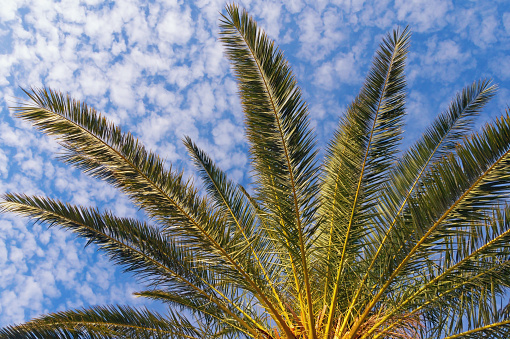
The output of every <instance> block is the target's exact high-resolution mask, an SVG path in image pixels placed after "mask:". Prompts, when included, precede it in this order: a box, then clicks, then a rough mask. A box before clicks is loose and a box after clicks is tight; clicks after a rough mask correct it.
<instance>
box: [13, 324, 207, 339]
mask: <svg viewBox="0 0 510 339" xmlns="http://www.w3.org/2000/svg"><path fill="white" fill-rule="evenodd" d="M80 325H81V326H90V327H92V328H94V327H96V328H101V327H105V326H106V327H117V328H129V329H135V330H142V331H150V332H156V333H160V334H168V335H175V332H173V331H166V330H161V329H157V328H151V327H145V326H137V325H131V324H118V323H114V322H108V321H105V322H97V321H65V322H52V323H51V324H37V328H38V329H42V328H49V329H53V328H59V329H61V328H67V329H70V330H74V329H75V327H76V326H80ZM21 326H23V327H25V326H26V325H21ZM179 336H182V337H183V338H188V339H201V338H197V337H193V336H190V335H186V334H184V333H179Z"/></svg>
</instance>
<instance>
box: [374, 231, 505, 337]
mask: <svg viewBox="0 0 510 339" xmlns="http://www.w3.org/2000/svg"><path fill="white" fill-rule="evenodd" d="M508 235H510V229H509V230H507V231H505V232H503V233H501V234H500V235H499V236H497V237H496V238H494V239H492V240H491V241H489V242H488V243H486V244H485V245H483V246H481V247H479V248H478V249H476V251H473V252H472V253H470V254H469V255H468V256H466V257H465V258H463V259H462V260H460V261H459V262H457V263H456V264H455V265H453V266H451V267H449V268H448V269H447V270H445V271H444V272H443V273H441V274H440V275H438V276H436V277H435V278H434V279H431V280H430V281H429V282H427V283H426V284H425V285H423V286H422V287H421V288H420V289H418V290H417V291H416V292H414V293H413V294H412V295H411V296H409V297H408V298H407V299H406V300H404V301H402V302H400V303H399V304H398V307H395V308H394V309H393V310H392V311H391V312H389V313H388V314H387V315H386V316H385V317H384V318H382V319H381V320H380V321H379V322H378V323H376V324H375V325H374V326H373V330H375V329H376V328H377V327H378V326H380V325H382V324H383V323H384V322H385V321H386V320H388V319H389V318H390V317H392V316H393V315H394V314H395V313H396V312H398V311H399V310H400V309H402V308H403V307H404V306H405V305H407V304H408V303H409V302H411V301H412V300H413V299H414V298H416V297H417V296H418V295H419V294H420V293H422V292H423V291H425V290H426V289H427V288H429V287H430V286H431V285H433V284H434V283H436V282H437V281H440V280H441V279H442V278H443V277H445V276H446V275H448V274H449V273H451V272H452V271H454V270H455V269H456V268H458V267H459V266H461V265H463V264H464V263H466V262H468V261H469V260H471V259H473V258H474V257H475V256H476V255H477V254H479V253H480V252H482V251H484V250H485V249H487V248H489V247H490V246H491V245H492V244H494V243H495V242H497V241H499V240H501V239H503V238H505V237H507V236H508ZM502 265H503V264H502ZM495 268H501V266H499V267H492V268H491V269H490V270H487V271H484V272H482V273H481V275H484V274H487V273H488V272H489V271H491V270H493V269H495ZM478 277H480V274H479V275H476V276H475V277H473V278H472V279H475V278H478ZM472 279H470V280H468V281H467V282H466V283H468V282H470V281H471V280H472ZM462 285H463V284H460V285H458V286H455V287H454V288H453V289H450V290H448V291H447V292H446V293H449V292H451V291H452V290H454V289H456V288H458V287H460V286H462ZM442 295H443V294H441V295H440V296H442ZM438 297H439V296H438ZM436 299H437V298H434V299H432V300H431V301H430V302H433V301H434V300H436ZM430 302H429V301H427V302H426V303H425V304H423V305H422V306H420V307H419V309H421V308H423V307H425V306H426V305H427V304H430ZM373 330H370V331H369V333H371V332H373Z"/></svg>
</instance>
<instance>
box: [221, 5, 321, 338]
mask: <svg viewBox="0 0 510 339" xmlns="http://www.w3.org/2000/svg"><path fill="white" fill-rule="evenodd" d="M220 27H221V40H222V41H223V43H224V45H225V47H226V53H227V56H228V58H229V59H230V60H231V62H232V64H233V67H234V71H235V75H236V77H237V79H238V84H239V91H240V95H241V102H242V105H243V110H244V112H245V117H246V127H247V131H246V133H247V137H248V140H249V142H250V151H251V154H252V159H253V166H254V170H255V177H256V180H257V183H258V186H257V187H256V190H257V192H258V195H259V198H261V199H263V200H262V201H263V202H264V205H265V207H266V208H267V210H268V211H270V213H271V214H270V215H271V218H272V219H273V220H272V225H273V227H274V228H275V229H277V231H278V233H279V234H280V237H281V240H280V241H281V242H282V243H283V244H285V248H287V249H288V251H289V257H290V259H291V261H292V263H291V265H292V267H293V268H294V275H295V283H296V285H297V291H298V295H299V297H298V299H300V300H301V303H302V304H303V303H306V306H305V305H302V306H301V308H302V310H303V311H305V312H306V313H307V314H308V320H309V322H308V323H309V324H310V326H309V328H308V331H309V333H310V334H311V336H312V338H315V337H316V335H315V326H314V324H313V323H314V320H313V318H314V310H313V301H312V295H311V293H312V292H311V287H310V278H309V276H308V275H309V273H308V267H309V263H308V260H309V251H308V248H309V247H310V246H311V241H312V240H313V237H312V236H310V235H312V234H313V232H314V229H315V224H316V222H315V209H316V203H317V199H316V196H317V191H318V189H317V184H316V173H317V171H318V169H317V166H316V160H315V155H316V151H314V150H313V147H314V145H315V140H314V139H315V138H314V136H313V134H312V131H311V130H310V128H309V119H308V110H307V107H306V105H305V103H304V102H303V101H302V100H301V91H300V89H299V88H298V87H297V84H296V80H295V78H294V76H293V74H292V72H291V70H290V68H289V65H288V62H287V61H286V60H285V59H284V57H283V53H282V52H281V51H279V50H278V48H276V47H275V46H274V43H273V42H272V41H270V40H269V39H268V38H267V36H266V34H265V33H264V32H263V31H261V30H260V29H258V28H257V25H256V23H255V21H254V20H253V19H252V18H251V17H249V16H248V14H247V13H246V12H245V11H243V12H242V13H240V12H239V9H238V8H237V6H235V5H230V6H227V16H224V17H223V19H222V22H221V25H220ZM305 299H306V301H305ZM287 334H288V335H290V333H287Z"/></svg>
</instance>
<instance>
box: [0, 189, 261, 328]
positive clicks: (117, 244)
mask: <svg viewBox="0 0 510 339" xmlns="http://www.w3.org/2000/svg"><path fill="white" fill-rule="evenodd" d="M3 199H4V201H2V202H1V203H0V207H1V209H2V210H3V211H9V212H15V213H19V214H21V215H24V216H28V217H31V218H33V219H34V220H36V221H39V222H42V223H46V224H49V225H59V226H60V227H63V228H66V229H69V230H71V231H73V232H74V233H76V234H77V235H78V236H80V237H84V238H86V239H87V241H88V243H94V244H96V245H98V246H99V248H100V249H102V250H104V251H105V252H106V253H108V254H109V256H110V257H111V259H112V260H113V261H114V262H116V263H117V264H120V265H122V266H124V267H125V270H126V271H129V272H133V273H135V274H136V275H137V276H138V277H140V278H142V279H143V280H145V281H146V282H148V283H149V286H159V287H165V288H168V289H171V290H172V291H173V293H177V294H179V295H180V296H181V297H183V298H190V299H194V300H196V301H197V302H202V303H213V304H215V305H216V307H217V309H218V310H221V312H223V313H226V314H228V315H230V316H232V317H234V318H236V320H237V321H239V322H241V323H243V326H244V327H245V328H248V329H251V328H252V327H253V326H255V327H257V326H259V327H262V326H261V325H260V324H258V323H256V322H254V321H253V319H251V318H250V317H248V318H247V319H245V318H244V315H241V317H240V318H239V317H237V313H239V312H238V311H237V310H239V309H240V304H243V303H242V302H241V303H236V302H235V301H234V298H233V297H232V296H230V295H229V291H230V289H231V287H229V286H228V285H229V284H228V282H229V281H230V284H232V282H233V281H235V280H231V279H229V278H227V277H225V276H223V268H222V267H221V266H218V265H206V264H204V261H203V260H200V258H197V257H196V256H195V255H194V253H193V252H190V251H189V250H188V249H187V248H186V247H183V246H179V244H178V243H176V242H174V241H173V240H172V239H169V238H168V237H166V236H165V235H162V234H161V232H160V230H159V229H157V228H154V227H151V226H149V225H147V224H145V223H141V222H139V221H137V220H133V219H129V218H118V217H115V216H113V215H112V214H111V213H109V212H106V213H99V212H98V211H97V210H95V209H87V208H83V207H80V206H73V205H70V204H64V203H62V202H59V201H55V200H52V199H48V198H40V197H29V196H25V195H19V194H7V195H5V196H4V197H3ZM218 282H222V283H223V284H225V282H226V283H227V288H226V290H223V291H222V288H221V287H219V286H217V285H218ZM236 284H237V281H236ZM234 297H235V296H234ZM246 322H248V323H252V325H251V326H250V325H248V324H246Z"/></svg>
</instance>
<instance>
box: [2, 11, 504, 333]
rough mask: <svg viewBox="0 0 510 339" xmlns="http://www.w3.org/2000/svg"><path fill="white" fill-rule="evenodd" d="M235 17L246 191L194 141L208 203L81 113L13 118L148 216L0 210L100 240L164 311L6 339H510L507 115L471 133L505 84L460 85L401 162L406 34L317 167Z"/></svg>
mask: <svg viewBox="0 0 510 339" xmlns="http://www.w3.org/2000/svg"><path fill="white" fill-rule="evenodd" d="M226 12H227V14H226V15H225V16H224V17H223V18H222V21H221V39H222V41H223V43H224V44H225V47H226V54H227V56H228V58H229V59H230V60H231V62H232V65H233V69H234V71H235V75H236V77H237V80H238V84H239V92H240V96H241V100H242V105H243V109H244V113H245V118H246V119H245V120H246V135H247V138H248V140H249V143H250V154H251V160H252V167H253V176H254V178H255V180H254V186H253V193H252V194H249V193H248V192H247V190H246V189H245V188H243V187H242V186H241V185H238V184H236V183H234V182H232V181H231V180H229V179H228V177H227V175H226V173H225V172H223V171H222V170H221V169H219V168H218V167H217V166H216V165H215V164H214V163H213V161H212V160H211V158H210V157H209V156H208V155H207V154H206V153H205V152H204V151H202V150H201V149H200V148H199V147H198V146H197V145H196V144H195V143H194V142H193V141H192V140H191V139H189V138H185V140H184V144H185V146H186V147H187V149H188V150H189V153H190V155H191V157H192V159H193V161H194V163H195V165H196V167H197V168H198V172H199V175H200V178H201V179H202V181H203V183H204V188H205V189H206V193H207V194H206V196H205V197H204V196H203V195H200V194H199V193H198V192H197V190H196V189H195V188H194V187H193V184H192V181H191V180H187V179H185V178H183V174H182V173H181V172H178V171H175V170H174V169H167V167H166V165H165V164H164V162H163V161H162V160H161V159H160V158H159V157H158V156H157V155H156V154H154V153H152V152H150V151H149V150H147V149H146V148H145V147H144V146H142V145H141V143H140V142H139V141H138V140H137V139H136V138H134V137H133V136H132V135H131V134H129V133H124V132H122V131H121V130H120V129H119V128H118V127H116V126H115V125H113V124H112V123H111V122H109V121H108V120H106V119H105V118H104V117H103V116H102V115H101V114H99V113H98V112H96V111H95V110H94V109H92V108H90V107H88V106H87V105H86V104H84V103H80V102H79V101H75V100H73V99H71V98H70V97H69V96H66V95H63V94H61V93H58V92H55V91H52V90H50V89H35V90H30V91H26V94H27V95H28V97H29V101H28V102H27V103H25V104H23V105H22V106H21V107H18V108H16V109H15V111H16V114H17V116H18V117H20V118H22V119H24V120H27V121H30V122H32V123H33V124H34V126H36V127H37V128H38V129H40V130H42V131H43V132H45V133H46V134H49V135H54V136H56V137H57V138H58V140H59V141H60V143H61V145H62V146H63V148H64V153H63V155H62V159H63V160H64V161H65V162H67V163H69V164H72V165H74V166H75V167H78V168H80V169H82V170H83V171H85V172H87V173H89V174H90V175H92V176H93V177H97V178H101V179H104V180H106V181H107V182H109V183H111V184H112V185H114V186H115V187H117V188H119V189H120V190H121V191H123V192H124V193H125V194H127V196H128V197H129V198H130V199H131V200H132V201H133V202H134V203H135V204H136V205H137V206H139V207H140V208H141V209H143V210H144V211H145V212H146V213H147V215H148V216H149V221H147V222H143V221H138V220H135V219H130V218H120V217H116V216H114V215H113V214H112V213H111V212H108V211H106V212H101V211H99V210H98V209H95V208H86V207H82V206H74V205H71V204H68V203H63V202H60V201H57V200H53V199H49V198H43V197H37V196H27V195H24V194H6V195H4V196H3V201H2V202H1V208H2V209H3V211H9V212H14V213H18V214H20V215H24V216H28V217H30V218H32V219H34V220H35V221H37V222H41V223H44V224H48V225H50V226H51V225H58V226H60V227H61V228H65V229H69V230H71V231H73V232H75V233H76V234H77V235H78V236H80V237H83V238H85V239H87V241H88V242H89V243H95V244H96V245H97V246H98V248H99V249H100V250H102V251H103V252H105V253H106V254H107V255H108V256H109V257H110V258H111V260H113V261H114V262H115V263H117V264H120V265H122V266H123V267H124V268H125V270H126V271H130V272H132V273H133V274H134V275H136V276H137V277H139V278H141V279H142V280H143V281H144V282H145V283H146V290H143V291H140V292H138V293H136V294H137V295H138V296H141V297H146V298H149V299H153V300H158V301H161V302H163V303H165V304H168V314H165V315H161V314H157V313H154V312H151V311H149V310H148V309H145V308H141V309H136V308H131V307H123V306H105V307H98V306H96V307H91V308H88V309H78V310H70V311H66V312H60V313H54V314H49V315H45V316H42V317H39V318H37V319H34V320H31V321H29V322H27V323H25V324H21V325H16V326H9V327H6V328H4V329H2V330H0V337H1V338H73V337H83V336H85V337H91V338H117V337H127V338H212V337H225V338H230V337H254V338H271V339H277V338H310V339H318V338H321V339H322V338H323V339H328V338H345V339H354V338H356V339H360V338H440V337H442V338H448V339H453V338H508V337H510V315H509V312H508V310H509V307H508V305H507V304H506V303H504V299H505V298H506V297H507V295H508V294H507V292H508V287H509V284H510V245H509V244H510V227H509V223H510V209H509V207H508V206H507V199H506V196H507V192H508V191H509V188H510V171H509V165H510V112H508V111H507V112H506V115H505V116H503V117H501V118H499V119H497V120H495V121H494V122H492V123H489V124H487V125H485V127H483V129H481V130H480V131H479V132H477V133H474V134H469V133H471V132H470V129H471V128H472V125H473V119H474V118H475V117H476V115H477V114H478V113H479V112H480V110H481V109H482V108H483V106H484V105H485V104H486V103H487V102H488V101H489V100H490V99H491V98H492V97H493V95H494V93H495V86H493V85H491V84H490V82H489V81H485V80H483V81H478V82H475V83H473V84H472V85H470V86H468V87H466V88H465V89H463V90H462V91H461V92H460V93H459V94H458V95H457V96H456V97H455V98H454V99H453V101H452V102H451V104H450V106H449V107H448V109H446V110H445V111H444V112H443V113H441V114H440V115H439V116H438V117H437V118H436V120H435V121H434V122H433V123H432V125H431V126H430V127H429V128H428V129H427V130H426V131H425V133H424V134H423V136H422V137H421V138H420V139H419V140H418V141H416V142H415V143H414V145H412V146H411V147H410V148H409V149H408V150H407V151H404V152H400V151H399V150H398V147H399V142H400V140H401V134H402V125H403V118H404V115H405V98H406V94H405V91H406V83H405V77H404V66H405V60H406V53H407V50H408V45H409V38H410V33H409V31H408V29H404V30H402V31H400V30H395V31H393V32H392V33H391V34H389V35H388V36H387V37H386V38H385V39H384V40H383V42H382V44H381V46H380V49H379V50H378V52H377V54H376V56H375V57H374V60H373V66H372V68H371V70H370V72H369V74H368V76H367V79H366V81H365V83H364V85H363V87H362V89H361V91H360V93H359V95H358V96H357V97H356V98H355V99H354V101H353V102H352V103H351V104H350V106H349V107H348V108H347V111H346V112H345V114H344V115H343V117H342V118H341V119H340V123H339V125H338V127H337V129H336V132H335V134H334V137H333V140H332V141H331V142H330V143H329V145H328V148H327V151H326V155H325V159H324V161H323V162H322V164H320V165H319V162H318V161H319V160H318V156H317V150H316V148H315V144H316V141H315V140H316V139H315V136H314V132H313V130H312V129H311V128H310V126H309V119H308V108H307V105H306V104H305V102H304V101H303V100H302V99H301V92H300V89H299V88H298V87H297V84H296V80H295V77H294V76H293V74H292V72H291V70H290V68H289V65H288V63H287V61H286V60H285V59H284V57H283V54H282V52H281V51H280V50H279V49H278V48H277V47H275V45H274V43H273V42H272V41H271V40H269V39H268V38H267V36H266V35H265V34H264V32H263V31H261V30H260V29H259V28H257V25H256V23H255V21H254V20H253V19H252V18H251V17H249V15H248V14H247V13H246V12H244V11H241V12H240V11H239V9H238V8H237V7H236V6H235V5H230V6H227V8H226ZM182 310H185V311H186V312H182Z"/></svg>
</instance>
